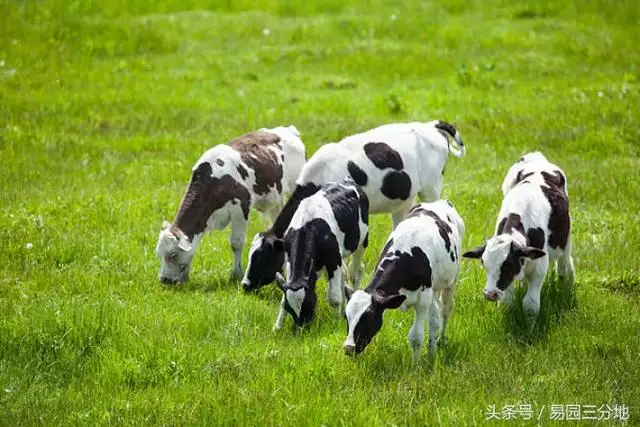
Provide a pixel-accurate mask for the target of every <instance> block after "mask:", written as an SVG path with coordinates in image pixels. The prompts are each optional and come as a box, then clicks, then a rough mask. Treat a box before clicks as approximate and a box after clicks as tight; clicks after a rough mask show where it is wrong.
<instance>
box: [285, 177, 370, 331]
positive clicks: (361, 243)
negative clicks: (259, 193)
mask: <svg viewBox="0 0 640 427" xmlns="http://www.w3.org/2000/svg"><path fill="white" fill-rule="evenodd" d="M368 223H369V200H368V199H367V196H366V195H365V194H364V193H363V192H362V190H361V189H360V187H358V185H356V184H355V183H354V182H353V181H352V180H351V179H349V178H347V179H345V180H343V181H342V182H339V183H329V184H326V185H324V186H323V187H321V188H320V191H318V192H317V193H316V194H314V195H312V196H310V197H308V198H306V199H304V200H302V202H300V205H299V206H298V209H297V210H296V212H295V214H294V215H293V218H292V219H291V224H290V225H289V227H288V228H287V231H286V232H285V235H284V241H282V240H276V242H279V243H277V244H278V245H281V246H283V247H284V250H285V251H286V253H287V256H288V259H289V265H290V268H289V275H288V280H287V281H286V282H285V280H284V278H283V277H282V275H281V274H280V273H277V275H276V279H277V282H278V286H279V287H280V289H281V290H282V292H283V293H284V295H283V296H282V302H281V303H280V310H279V312H278V317H277V319H276V322H275V324H274V329H275V330H277V329H281V328H282V325H283V323H284V318H285V316H286V313H289V314H290V315H291V316H292V317H293V320H294V323H295V324H296V325H297V326H303V325H305V324H307V323H309V322H311V320H312V319H313V317H314V315H315V308H316V291H315V286H316V281H317V280H318V272H321V271H322V270H324V271H325V273H326V275H327V279H328V280H329V286H328V288H327V300H328V302H329V304H330V305H332V306H335V307H337V308H338V309H341V308H342V302H343V292H342V287H343V284H344V277H343V274H342V273H343V264H344V260H345V259H346V258H347V257H348V256H349V255H352V258H353V259H352V262H351V267H354V266H355V268H356V270H357V269H358V268H359V267H360V260H361V259H362V255H363V253H364V250H365V248H366V247H367V244H368ZM350 276H351V277H352V278H353V277H358V273H357V272H355V271H352V272H351V274H350ZM356 285H357V283H356Z"/></svg>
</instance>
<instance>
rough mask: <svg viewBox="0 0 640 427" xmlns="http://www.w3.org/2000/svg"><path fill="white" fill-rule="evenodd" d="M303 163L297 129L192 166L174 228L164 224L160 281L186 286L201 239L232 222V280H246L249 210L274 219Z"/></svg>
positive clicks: (246, 141)
mask: <svg viewBox="0 0 640 427" xmlns="http://www.w3.org/2000/svg"><path fill="white" fill-rule="evenodd" d="M304 163H305V147H304V144H303V143H302V141H301V140H300V133H299V132H298V130H297V129H296V127H295V126H288V127H276V128H273V129H266V128H264V129H260V130H258V131H256V132H252V133H249V134H246V135H243V136H241V137H239V138H236V139H234V140H232V141H231V142H230V143H229V144H228V145H225V144H223V145H218V146H216V147H214V148H211V149H210V150H208V151H207V152H205V153H204V154H203V155H202V156H201V157H200V159H199V160H198V161H197V162H196V164H195V166H193V169H192V175H191V181H190V182H189V186H188V187H187V190H186V192H185V194H184V196H183V198H182V202H181V203H180V207H179V209H178V214H177V215H176V217H175V219H174V221H173V224H170V223H169V222H167V221H165V222H164V224H163V227H162V230H161V231H160V235H159V236H158V243H157V246H156V254H157V255H158V257H160V259H161V267H160V281H161V282H163V283H167V284H171V283H178V282H183V281H186V280H187V279H188V278H189V269H190V267H191V261H192V260H193V257H194V255H195V251H196V248H197V246H198V244H199V243H200V240H201V239H202V237H203V235H204V234H205V233H206V232H208V231H210V230H221V229H223V228H225V227H226V226H227V225H228V224H229V223H231V237H230V243H231V249H232V250H233V255H234V262H233V270H232V276H233V278H234V279H239V278H240V277H242V266H241V256H242V248H243V246H244V242H245V236H246V232H247V221H248V219H249V211H250V209H251V208H255V209H257V210H258V211H260V212H263V213H265V214H266V215H268V216H269V217H270V218H271V219H272V220H275V218H276V217H277V215H278V213H279V212H280V210H281V208H282V206H283V204H284V194H285V193H289V192H291V190H292V189H293V187H294V185H295V180H296V178H297V177H298V174H299V173H300V170H301V169H302V167H303V166H304Z"/></svg>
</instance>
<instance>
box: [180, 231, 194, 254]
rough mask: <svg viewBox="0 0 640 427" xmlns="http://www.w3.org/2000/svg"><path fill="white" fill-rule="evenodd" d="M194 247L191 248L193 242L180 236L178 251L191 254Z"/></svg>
mask: <svg viewBox="0 0 640 427" xmlns="http://www.w3.org/2000/svg"><path fill="white" fill-rule="evenodd" d="M192 248H193V246H191V242H189V238H188V237H187V236H185V235H184V234H183V235H182V236H180V240H178V249H180V250H181V251H184V252H189V251H190V250H191V249H192Z"/></svg>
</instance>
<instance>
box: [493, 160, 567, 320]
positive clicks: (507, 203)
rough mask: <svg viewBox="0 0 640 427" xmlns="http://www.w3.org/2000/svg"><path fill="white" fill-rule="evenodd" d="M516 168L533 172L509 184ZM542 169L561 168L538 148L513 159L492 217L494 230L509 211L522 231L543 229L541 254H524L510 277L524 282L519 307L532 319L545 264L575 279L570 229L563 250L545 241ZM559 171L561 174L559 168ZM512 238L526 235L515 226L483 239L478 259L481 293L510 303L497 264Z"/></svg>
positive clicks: (546, 214) (518, 239) (510, 292)
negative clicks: (517, 218)
mask: <svg viewBox="0 0 640 427" xmlns="http://www.w3.org/2000/svg"><path fill="white" fill-rule="evenodd" d="M520 170H522V171H523V173H528V172H534V174H533V175H531V176H529V177H527V179H526V181H528V182H521V183H519V184H517V185H515V186H513V185H512V183H513V181H514V180H515V177H516V175H517V173H518V171H520ZM543 171H546V172H549V173H552V172H553V171H560V172H562V171H561V170H560V168H558V166H556V165H554V164H552V163H549V162H548V161H547V160H546V158H545V157H544V156H543V155H542V154H541V153H539V152H536V153H530V154H527V155H525V156H524V161H521V162H518V163H516V164H515V165H513V166H512V167H511V168H510V169H509V172H508V173H507V176H506V177H505V180H504V182H503V184H502V190H503V193H504V194H505V196H504V199H503V201H502V206H501V207H500V213H499V215H498V219H497V221H496V233H497V227H498V224H499V223H500V220H501V219H502V218H506V217H508V216H509V214H511V213H515V214H518V215H520V217H521V221H522V225H523V227H524V230H525V232H526V231H527V230H528V229H530V228H537V227H539V228H541V229H542V230H543V231H544V233H545V241H544V246H543V248H542V250H543V251H544V252H545V256H543V257H541V258H537V259H533V260H532V259H527V258H525V264H524V267H523V268H522V269H521V271H520V274H518V275H517V276H516V277H515V278H514V282H515V281H516V280H522V281H525V282H526V283H527V293H526V295H525V297H524V300H523V308H524V310H525V312H526V313H527V314H528V316H529V318H530V319H531V320H535V318H536V317H537V315H538V313H539V311H540V293H541V291H542V285H543V282H544V279H545V276H546V274H547V270H548V268H549V264H554V265H557V267H556V268H557V270H558V274H559V275H560V276H561V277H565V278H567V279H568V280H569V282H570V283H573V282H574V280H575V277H574V276H575V272H574V267H573V258H572V256H571V230H569V238H568V241H567V246H566V247H565V248H564V250H562V249H559V248H558V249H552V248H551V247H550V246H549V245H548V239H549V234H550V232H551V230H549V226H548V225H549V217H550V215H551V205H550V204H549V201H548V200H547V198H546V197H545V195H544V193H543V191H542V189H541V186H546V183H545V181H544V178H543V176H542V175H541V172H543ZM562 175H563V176H565V175H564V173H563V172H562ZM565 190H566V178H565ZM565 194H566V191H565ZM512 242H513V243H515V244H517V245H519V246H525V245H526V242H527V239H526V237H525V236H524V235H522V234H521V233H520V232H518V231H516V230H513V231H512V232H511V233H509V234H506V233H505V234H501V235H494V236H493V237H492V238H490V239H489V240H488V241H487V243H486V247H485V250H484V253H483V254H482V263H483V266H484V268H485V270H486V272H487V281H486V285H485V288H484V294H485V295H488V294H492V293H495V294H497V296H498V300H499V301H502V302H504V303H510V302H511V301H512V300H513V284H511V286H509V287H508V288H507V289H505V290H504V291H502V290H500V289H499V288H498V286H497V281H498V278H499V276H500V267H501V265H502V263H503V262H504V260H505V258H506V257H507V255H508V253H509V248H510V245H511V243H512Z"/></svg>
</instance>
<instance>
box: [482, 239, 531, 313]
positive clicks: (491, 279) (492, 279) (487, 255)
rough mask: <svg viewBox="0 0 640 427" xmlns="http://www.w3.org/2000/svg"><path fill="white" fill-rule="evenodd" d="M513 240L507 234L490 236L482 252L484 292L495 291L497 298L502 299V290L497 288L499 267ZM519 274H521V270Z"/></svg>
mask: <svg viewBox="0 0 640 427" xmlns="http://www.w3.org/2000/svg"><path fill="white" fill-rule="evenodd" d="M518 234H519V233H518ZM513 241H514V240H513V238H512V236H510V235H508V234H504V235H500V236H496V237H492V238H491V239H489V240H488V241H487V246H486V247H485V250H484V253H483V254H482V265H483V266H484V269H485V270H486V273H487V282H486V285H485V287H484V293H485V294H486V293H488V292H495V293H496V294H497V295H498V300H501V299H502V296H503V292H504V291H503V290H501V289H499V288H498V280H499V279H500V268H501V267H502V264H503V263H504V261H505V260H506V259H507V257H508V256H509V252H510V251H511V242H513ZM520 274H522V270H521V272H520Z"/></svg>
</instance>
